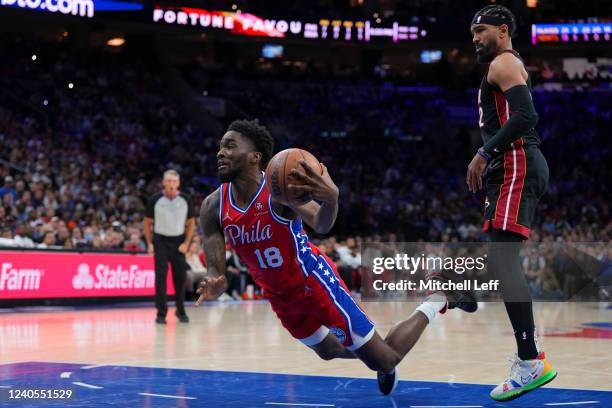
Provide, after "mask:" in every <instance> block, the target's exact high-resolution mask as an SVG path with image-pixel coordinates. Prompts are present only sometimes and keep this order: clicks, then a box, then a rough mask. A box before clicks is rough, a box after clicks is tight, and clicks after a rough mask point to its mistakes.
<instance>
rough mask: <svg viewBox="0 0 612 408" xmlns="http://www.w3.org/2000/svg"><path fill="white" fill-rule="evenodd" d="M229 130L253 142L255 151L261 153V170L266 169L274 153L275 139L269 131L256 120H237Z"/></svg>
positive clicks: (231, 124)
mask: <svg viewBox="0 0 612 408" xmlns="http://www.w3.org/2000/svg"><path fill="white" fill-rule="evenodd" d="M227 130H228V131H230V130H233V131H235V132H238V133H240V134H242V135H243V136H244V137H246V138H248V139H249V140H250V141H251V142H253V144H254V145H255V149H256V150H257V151H258V152H260V153H261V168H262V169H265V168H266V166H267V165H268V162H269V161H270V159H271V158H272V153H273V152H274V139H273V138H272V135H271V134H270V132H269V131H268V129H266V128H265V126H262V125H260V124H259V120H257V119H255V120H235V121H233V122H232V123H230V125H229V127H228V128H227Z"/></svg>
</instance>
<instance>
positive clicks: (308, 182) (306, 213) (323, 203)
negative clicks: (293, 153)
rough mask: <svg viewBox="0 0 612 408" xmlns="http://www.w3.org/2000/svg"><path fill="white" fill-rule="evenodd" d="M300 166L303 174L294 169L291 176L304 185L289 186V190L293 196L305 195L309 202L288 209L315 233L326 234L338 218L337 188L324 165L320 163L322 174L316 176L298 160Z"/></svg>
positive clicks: (304, 163) (305, 164)
mask: <svg viewBox="0 0 612 408" xmlns="http://www.w3.org/2000/svg"><path fill="white" fill-rule="evenodd" d="M300 165H301V166H302V167H303V168H304V172H300V171H298V170H296V169H294V170H292V172H291V175H292V176H293V177H295V178H296V179H298V180H300V181H302V183H304V184H301V185H289V190H290V191H292V192H293V193H294V194H295V193H298V194H307V195H308V196H310V198H311V201H309V202H307V203H305V204H302V205H292V206H290V209H291V211H292V212H293V213H294V214H295V215H296V216H297V217H299V218H301V219H303V220H304V222H305V223H306V224H308V225H310V226H311V227H312V228H313V229H314V230H315V231H316V232H318V233H319V234H327V233H328V232H329V231H330V230H331V229H332V227H333V226H334V223H335V222H336V217H337V216H338V195H339V191H338V187H337V186H336V184H335V183H334V181H333V180H332V178H331V177H330V175H329V172H328V171H327V167H325V165H324V164H322V163H321V166H322V167H323V174H318V173H317V172H316V171H314V169H312V168H311V167H310V166H309V165H308V163H306V162H305V161H303V160H300Z"/></svg>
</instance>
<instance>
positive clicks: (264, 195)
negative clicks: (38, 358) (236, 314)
mask: <svg viewBox="0 0 612 408" xmlns="http://www.w3.org/2000/svg"><path fill="white" fill-rule="evenodd" d="M273 146H274V141H273V139H272V136H271V135H270V133H269V132H268V131H267V129H266V128H264V127H263V126H260V125H259V124H258V123H257V122H256V121H235V122H233V123H232V124H231V125H230V126H229V128H228V130H227V132H226V133H225V135H224V136H223V138H222V139H221V142H220V148H219V152H218V153H217V163H218V175H219V179H220V180H221V181H222V182H223V184H222V185H221V187H219V188H218V189H217V190H216V191H214V192H213V193H212V194H210V195H209V196H208V197H206V199H205V200H204V202H203V203H202V208H201V210H200V225H201V228H202V232H203V234H204V240H203V245H204V251H205V253H206V263H207V266H208V272H209V274H211V275H212V277H209V278H207V279H205V280H204V281H203V282H202V283H201V287H200V288H199V289H198V293H199V294H200V298H199V299H198V301H197V302H196V305H198V304H200V303H201V302H202V301H203V300H207V299H216V298H217V297H218V296H219V295H220V294H221V293H223V291H224V290H225V289H226V279H225V240H224V234H225V235H226V236H227V238H228V239H229V243H230V245H231V246H232V247H233V249H234V250H235V251H236V253H237V254H238V256H239V257H240V259H241V260H242V261H243V262H244V263H245V264H246V265H247V266H248V269H249V272H250V273H251V275H252V276H253V279H254V280H255V282H257V284H258V285H259V286H261V288H262V289H263V293H264V296H265V298H266V299H268V300H269V302H270V305H271V306H272V309H273V310H274V312H275V313H276V314H277V316H278V318H279V319H280V321H281V323H282V324H283V326H284V327H285V328H286V329H287V330H288V331H289V333H291V335H292V336H293V337H295V338H296V339H298V340H300V341H301V342H302V343H304V344H305V345H306V346H308V347H310V348H312V349H313V350H314V351H315V352H316V353H317V354H318V355H319V356H320V357H321V358H322V359H324V360H331V359H334V358H359V359H360V360H362V361H363V362H364V363H365V364H366V366H368V367H369V368H370V369H372V370H374V371H377V372H378V384H379V388H380V391H381V392H382V393H383V394H385V395H387V394H389V393H391V392H392V391H393V389H394V388H395V386H396V385H397V381H398V377H397V375H396V372H395V366H396V365H397V364H398V363H399V362H400V361H401V360H402V359H403V358H404V356H405V355H406V353H408V351H410V349H411V348H412V347H413V346H414V344H415V343H416V342H417V340H418V339H419V337H420V335H421V333H422V332H423V330H425V327H427V324H428V323H429V322H430V321H431V320H432V319H433V318H434V317H435V316H436V315H437V314H438V313H439V312H444V311H445V310H446V308H447V302H446V298H445V297H444V295H443V294H441V293H439V292H438V293H435V294H432V295H430V296H429V297H428V298H427V299H426V301H425V302H424V303H422V304H421V305H420V306H419V307H418V308H417V310H416V311H415V312H414V313H413V314H412V315H411V316H410V317H409V318H408V319H407V320H405V321H403V322H401V323H399V324H397V325H396V326H395V327H393V329H391V331H390V332H389V334H388V335H387V337H386V338H385V339H383V338H382V337H381V336H380V335H379V334H378V333H377V332H376V330H375V329H374V325H373V324H372V322H371V321H370V320H369V319H368V317H367V316H366V314H365V313H364V312H363V311H362V309H361V308H360V307H359V306H358V305H357V303H356V302H355V301H354V300H353V298H352V297H351V296H350V294H349V291H348V289H347V287H346V285H345V284H344V282H343V281H342V279H341V278H340V275H339V274H338V272H337V270H336V267H335V265H334V264H333V263H332V261H331V260H330V259H329V258H328V257H327V256H326V255H325V254H323V253H322V252H321V251H320V250H319V249H318V248H317V247H316V246H315V245H313V244H312V243H310V241H309V240H308V236H307V235H306V233H305V232H304V230H303V228H302V220H304V221H305V222H306V223H307V224H308V225H309V226H310V227H311V228H312V229H314V230H315V231H316V232H318V233H320V234H324V233H327V232H329V230H330V229H331V228H332V226H333V225H334V222H335V220H336V215H337V213H338V187H336V185H335V184H334V182H333V181H332V179H331V177H330V176H329V173H328V172H327V169H326V168H325V166H322V167H323V169H324V172H323V175H319V174H317V173H316V172H315V171H313V169H312V168H310V167H309V166H308V164H306V162H301V163H300V164H301V165H302V167H303V172H302V171H298V170H295V169H294V170H293V171H292V175H293V176H294V177H296V178H298V179H300V180H302V181H303V182H304V183H305V184H304V185H300V186H297V185H290V186H288V188H289V189H290V191H292V192H294V193H299V194H300V195H301V194H304V193H306V194H309V195H310V198H311V201H309V202H308V203H306V204H303V205H291V206H285V205H282V204H280V203H278V202H276V201H275V200H274V199H273V198H272V196H271V195H270V191H269V190H268V187H267V186H266V178H265V177H264V172H263V171H262V169H264V168H265V167H266V165H267V163H268V161H269V160H270V159H271V157H272V152H273ZM453 306H456V307H461V305H450V307H453Z"/></svg>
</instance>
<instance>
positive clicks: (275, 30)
mask: <svg viewBox="0 0 612 408" xmlns="http://www.w3.org/2000/svg"><path fill="white" fill-rule="evenodd" d="M153 22H155V23H157V24H166V25H178V26H185V27H194V28H200V29H204V30H217V31H220V32H228V33H231V34H235V35H243V36H255V37H269V38H302V39H313V40H315V39H317V40H327V39H329V40H338V41H363V42H369V41H372V40H376V39H384V40H387V41H391V42H396V43H397V42H402V41H416V40H419V39H422V38H423V37H425V36H426V35H427V31H426V30H423V29H420V28H419V27H417V26H414V25H411V26H407V25H402V24H400V23H398V22H391V23H389V24H387V25H384V26H383V25H377V24H374V23H372V22H371V21H368V20H366V21H350V20H329V19H320V20H319V21H317V22H307V21H301V20H282V19H280V20H274V19H266V18H262V17H258V16H256V15H253V14H249V13H241V12H238V11H236V12H233V11H218V10H204V9H198V8H191V7H170V6H160V5H156V6H154V7H153Z"/></svg>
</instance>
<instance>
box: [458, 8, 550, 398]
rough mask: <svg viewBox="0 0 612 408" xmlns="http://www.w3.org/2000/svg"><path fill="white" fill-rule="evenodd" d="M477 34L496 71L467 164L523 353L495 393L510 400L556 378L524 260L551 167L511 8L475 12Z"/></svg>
mask: <svg viewBox="0 0 612 408" xmlns="http://www.w3.org/2000/svg"><path fill="white" fill-rule="evenodd" d="M470 31H471V33H472V36H473V43H474V46H475V48H476V56H477V59H478V62H480V63H486V64H489V65H488V70H487V73H486V74H485V76H484V78H483V79H482V83H481V85H480V89H479V90H478V112H479V126H480V133H481V136H482V140H483V143H484V145H483V146H482V147H481V148H480V149H479V150H478V152H477V154H476V155H475V156H474V158H473V159H472V162H471V163H470V164H469V166H468V171H467V178H466V182H467V184H468V186H469V190H470V191H471V192H474V193H475V192H477V191H478V190H480V189H481V188H483V187H484V188H485V191H486V196H487V199H486V203H485V219H484V225H483V230H484V231H486V232H488V234H489V237H490V241H491V244H490V247H489V254H488V265H489V270H490V271H491V272H492V273H494V274H496V275H497V276H498V277H499V279H500V282H501V289H502V292H503V297H504V303H505V306H506V310H507V312H508V316H509V318H510V322H511V323H512V327H513V329H514V335H515V338H516V343H517V348H518V353H517V354H516V355H515V356H514V357H513V359H512V362H513V364H512V368H511V370H510V376H509V377H508V379H507V380H505V381H504V382H502V383H501V384H500V385H498V386H497V387H496V388H495V389H493V390H492V391H491V397H492V398H493V399H495V400H497V401H509V400H511V399H514V398H517V397H519V396H521V395H523V394H525V393H526V392H529V391H532V390H534V389H536V388H538V387H541V386H542V385H544V384H546V383H548V382H550V381H552V380H553V379H554V378H555V376H556V375H557V372H556V371H555V370H554V369H553V367H552V366H551V365H550V363H549V362H548V361H547V360H546V357H545V355H544V353H540V352H539V351H538V349H537V346H536V333H535V327H534V320H533V311H532V302H531V295H530V290H529V286H528V285H527V281H526V279H525V276H524V275H523V272H522V270H521V262H520V258H519V252H520V248H521V244H522V241H523V240H526V239H529V234H530V227H531V224H532V222H533V218H534V213H535V210H536V207H537V204H538V201H539V199H540V197H541V196H542V195H543V194H544V192H545V191H546V187H547V185H548V165H547V164H546V159H545V158H544V156H543V155H542V152H541V151H540V139H539V137H538V135H537V133H536V131H535V129H534V127H535V125H536V124H537V121H538V115H537V113H536V111H535V108H534V105H533V100H532V98H531V81H530V78H529V74H528V72H527V70H526V69H525V66H524V64H523V61H522V60H521V57H520V56H519V54H518V52H516V51H515V50H513V49H512V38H511V37H512V36H513V35H514V33H515V31H516V20H515V17H514V15H513V14H512V12H511V11H510V10H508V9H507V8H506V7H503V6H499V5H490V6H487V7H485V8H483V9H481V10H480V11H478V12H477V13H476V15H475V16H474V18H473V20H472V24H471V27H470Z"/></svg>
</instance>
